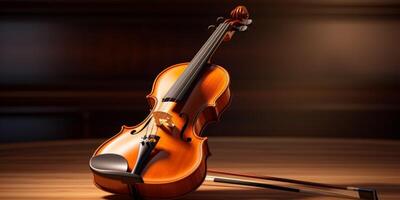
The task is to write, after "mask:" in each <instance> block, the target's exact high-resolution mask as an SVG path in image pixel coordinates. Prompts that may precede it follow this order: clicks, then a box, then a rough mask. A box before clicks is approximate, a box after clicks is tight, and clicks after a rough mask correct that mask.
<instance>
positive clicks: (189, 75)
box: [162, 22, 230, 102]
mask: <svg viewBox="0 0 400 200" xmlns="http://www.w3.org/2000/svg"><path fill="white" fill-rule="evenodd" d="M229 28H230V25H229V23H225V22H224V23H221V24H219V25H218V27H217V28H216V29H215V31H214V32H213V34H212V35H211V36H210V37H209V38H208V40H207V41H206V43H204V45H203V46H202V47H201V49H200V50H199V51H198V52H197V54H196V55H195V56H194V57H193V59H192V61H190V63H189V65H188V66H187V67H186V69H185V71H184V72H183V73H182V74H181V75H180V77H179V78H178V80H177V81H176V82H175V83H174V84H173V86H172V87H171V88H170V89H169V90H168V92H167V94H166V95H165V96H164V98H163V100H162V101H163V102H171V101H172V102H180V101H183V100H184V99H185V98H186V97H187V95H188V94H190V92H191V89H192V88H193V86H194V85H195V83H196V81H197V79H198V78H199V77H200V75H201V73H202V72H203V69H204V68H205V66H207V63H208V61H209V60H210V58H211V56H212V55H213V54H214V52H215V51H216V50H217V48H218V47H219V45H220V44H221V42H222V41H223V40H224V37H225V34H226V32H227V31H228V30H229Z"/></svg>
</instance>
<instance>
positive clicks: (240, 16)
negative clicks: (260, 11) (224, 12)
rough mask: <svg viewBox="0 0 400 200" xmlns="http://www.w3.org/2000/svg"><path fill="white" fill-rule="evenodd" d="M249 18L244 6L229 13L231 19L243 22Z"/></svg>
mask: <svg viewBox="0 0 400 200" xmlns="http://www.w3.org/2000/svg"><path fill="white" fill-rule="evenodd" d="M248 18H249V11H247V8H246V7H244V6H237V7H236V8H235V9H233V10H232V11H231V19H233V20H239V21H243V20H246V19H248Z"/></svg>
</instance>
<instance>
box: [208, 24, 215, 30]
mask: <svg viewBox="0 0 400 200" xmlns="http://www.w3.org/2000/svg"><path fill="white" fill-rule="evenodd" d="M207 29H208V30H214V29H215V25H210V26H208V27H207Z"/></svg>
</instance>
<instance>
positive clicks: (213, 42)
mask: <svg viewBox="0 0 400 200" xmlns="http://www.w3.org/2000/svg"><path fill="white" fill-rule="evenodd" d="M227 25H229V24H227V23H225V22H224V23H222V24H221V25H220V26H219V27H218V28H219V29H218V30H216V31H217V32H216V33H215V34H213V35H212V36H211V37H210V38H209V39H208V40H207V42H206V45H204V46H203V47H202V48H201V49H200V51H199V52H198V53H197V54H196V55H195V57H194V59H193V60H192V61H191V62H190V66H193V68H194V69H189V70H188V72H187V73H185V72H186V70H185V72H184V73H185V74H184V77H183V79H182V82H184V83H185V82H186V83H185V85H184V86H183V87H184V89H182V90H181V91H179V93H178V95H176V96H175V97H178V96H180V95H181V93H182V92H183V91H184V90H185V88H186V87H187V85H189V84H190V82H191V80H193V76H195V74H197V73H198V71H199V69H201V67H200V66H201V65H199V64H200V63H201V62H204V59H205V58H207V57H208V56H206V57H204V56H205V55H207V54H209V53H210V51H209V50H210V49H214V48H215V47H216V46H218V43H220V42H221V37H222V35H223V34H225V31H226V28H227ZM221 34H222V35H221ZM211 52H212V51H211ZM193 62H194V64H192V63H193ZM193 70H194V71H193ZM188 73H189V74H188ZM187 79H189V80H187ZM180 87H181V86H178V87H175V85H174V87H173V88H172V89H173V90H174V93H175V91H176V89H177V88H180ZM162 106H163V103H161V107H162ZM154 123H155V122H154V120H152V121H151V122H150V123H149V125H148V129H147V130H146V137H149V136H156V135H157V129H156V131H153V129H154Z"/></svg>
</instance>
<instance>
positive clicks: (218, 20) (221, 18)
mask: <svg viewBox="0 0 400 200" xmlns="http://www.w3.org/2000/svg"><path fill="white" fill-rule="evenodd" d="M224 19H225V17H217V20H216V22H217V24H219V23H221V22H222V21H224Z"/></svg>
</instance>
